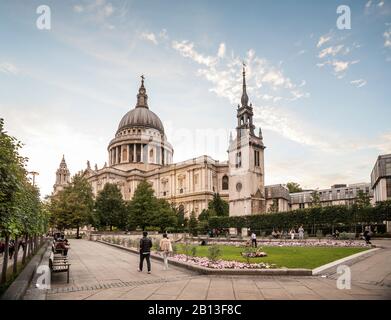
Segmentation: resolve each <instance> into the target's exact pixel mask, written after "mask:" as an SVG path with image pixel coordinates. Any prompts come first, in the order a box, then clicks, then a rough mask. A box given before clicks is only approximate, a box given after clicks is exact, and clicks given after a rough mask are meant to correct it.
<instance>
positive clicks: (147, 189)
mask: <svg viewBox="0 0 391 320" xmlns="http://www.w3.org/2000/svg"><path fill="white" fill-rule="evenodd" d="M128 208H129V211H130V212H129V221H128V224H129V225H136V226H139V227H140V228H142V230H145V227H147V226H152V222H153V221H154V220H155V219H156V216H157V215H158V209H159V208H158V202H157V199H156V197H155V196H154V191H153V189H152V186H151V185H150V184H149V183H148V182H147V181H142V182H140V183H139V185H138V186H137V189H136V190H135V192H134V195H133V198H132V200H131V202H130V204H129V206H128Z"/></svg>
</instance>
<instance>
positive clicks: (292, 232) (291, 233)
mask: <svg viewBox="0 0 391 320" xmlns="http://www.w3.org/2000/svg"><path fill="white" fill-rule="evenodd" d="M289 233H290V235H291V240H294V239H295V233H296V232H295V229H293V228H292V229H291V231H289Z"/></svg>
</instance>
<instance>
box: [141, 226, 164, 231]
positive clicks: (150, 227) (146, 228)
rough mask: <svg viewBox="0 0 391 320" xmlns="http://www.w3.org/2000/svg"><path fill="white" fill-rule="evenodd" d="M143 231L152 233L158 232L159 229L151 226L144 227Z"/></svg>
mask: <svg viewBox="0 0 391 320" xmlns="http://www.w3.org/2000/svg"><path fill="white" fill-rule="evenodd" d="M145 231H150V232H153V231H158V232H159V231H160V227H152V226H149V227H145Z"/></svg>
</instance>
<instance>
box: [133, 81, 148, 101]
mask: <svg viewBox="0 0 391 320" xmlns="http://www.w3.org/2000/svg"><path fill="white" fill-rule="evenodd" d="M144 79H145V77H144V75H142V76H141V86H140V89H138V95H137V105H136V108H138V107H144V108H148V95H147V93H146V90H145V87H144Z"/></svg>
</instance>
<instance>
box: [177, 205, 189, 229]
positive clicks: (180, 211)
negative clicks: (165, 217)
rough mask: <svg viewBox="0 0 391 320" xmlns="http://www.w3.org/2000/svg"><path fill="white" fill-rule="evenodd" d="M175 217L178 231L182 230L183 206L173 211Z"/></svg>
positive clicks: (183, 219)
mask: <svg viewBox="0 0 391 320" xmlns="http://www.w3.org/2000/svg"><path fill="white" fill-rule="evenodd" d="M175 212H176V216H177V226H178V229H180V230H181V229H183V227H184V226H185V225H186V224H185V208H184V207H183V206H179V207H178V208H176V209H175Z"/></svg>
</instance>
